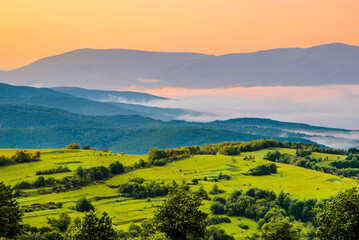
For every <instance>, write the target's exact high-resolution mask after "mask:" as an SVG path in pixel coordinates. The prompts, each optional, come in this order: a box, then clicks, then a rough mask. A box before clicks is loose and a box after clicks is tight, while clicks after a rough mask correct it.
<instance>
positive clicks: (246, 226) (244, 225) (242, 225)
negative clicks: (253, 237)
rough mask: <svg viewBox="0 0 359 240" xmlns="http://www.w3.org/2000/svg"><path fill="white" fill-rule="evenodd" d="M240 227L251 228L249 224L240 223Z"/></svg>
mask: <svg viewBox="0 0 359 240" xmlns="http://www.w3.org/2000/svg"><path fill="white" fill-rule="evenodd" d="M238 227H240V228H242V229H249V227H248V225H246V224H243V223H240V224H238Z"/></svg>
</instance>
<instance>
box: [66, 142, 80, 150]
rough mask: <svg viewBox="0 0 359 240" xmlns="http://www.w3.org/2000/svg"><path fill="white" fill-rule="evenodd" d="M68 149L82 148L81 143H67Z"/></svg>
mask: <svg viewBox="0 0 359 240" xmlns="http://www.w3.org/2000/svg"><path fill="white" fill-rule="evenodd" d="M66 149H80V145H78V144H76V143H72V144H70V145H67V146H66Z"/></svg>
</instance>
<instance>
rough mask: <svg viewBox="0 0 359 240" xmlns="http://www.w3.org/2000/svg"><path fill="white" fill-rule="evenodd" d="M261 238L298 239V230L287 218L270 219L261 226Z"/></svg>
mask: <svg viewBox="0 0 359 240" xmlns="http://www.w3.org/2000/svg"><path fill="white" fill-rule="evenodd" d="M261 239H263V240H299V237H298V232H297V231H296V230H294V229H293V225H292V224H291V223H290V222H289V220H288V219H272V220H271V221H270V222H268V223H266V224H264V225H263V227H262V234H261Z"/></svg>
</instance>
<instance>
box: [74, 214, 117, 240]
mask: <svg viewBox="0 0 359 240" xmlns="http://www.w3.org/2000/svg"><path fill="white" fill-rule="evenodd" d="M68 239H70V240H115V239H117V232H116V230H115V229H114V228H113V226H112V219H111V218H110V217H109V216H108V215H107V213H105V212H104V213H103V214H102V216H101V217H100V218H99V217H98V216H97V215H96V214H95V213H94V212H93V211H90V212H89V213H87V214H86V213H85V216H84V218H83V219H82V221H81V223H80V225H79V226H78V227H74V228H73V229H72V231H71V233H70V234H69V238H68Z"/></svg>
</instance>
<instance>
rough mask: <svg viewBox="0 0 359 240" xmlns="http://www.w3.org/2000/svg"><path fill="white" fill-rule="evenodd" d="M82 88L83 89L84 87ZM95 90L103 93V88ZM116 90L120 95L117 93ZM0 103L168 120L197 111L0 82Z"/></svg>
mask: <svg viewBox="0 0 359 240" xmlns="http://www.w3.org/2000/svg"><path fill="white" fill-rule="evenodd" d="M77 90H78V89H77ZM82 90H83V91H85V92H86V89H82ZM90 92H91V90H90ZM99 92H100V93H102V94H103V93H105V92H106V91H99ZM118 94H119V95H121V93H118ZM125 95H126V100H127V101H129V102H131V99H132V96H134V98H133V99H134V100H133V102H135V101H136V100H143V101H145V100H146V101H147V100H148V101H150V100H151V99H152V100H154V99H156V100H159V99H164V98H162V97H157V96H154V95H150V94H142V93H135V92H133V93H132V92H125ZM89 98H90V97H89ZM0 104H28V105H35V106H42V107H48V108H56V109H62V110H67V111H70V112H73V113H78V114H83V115H90V116H99V115H105V116H114V115H139V116H144V117H151V118H154V119H162V120H172V119H175V118H176V117H178V116H180V115H184V114H189V115H191V114H193V115H196V114H199V112H196V111H192V110H185V109H167V108H157V107H147V106H142V105H136V104H125V103H109V102H99V101H94V100H90V99H87V98H81V97H76V96H72V95H70V94H67V93H62V92H57V91H55V90H53V89H49V88H34V87H25V86H13V85H9V84H4V83H0Z"/></svg>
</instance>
